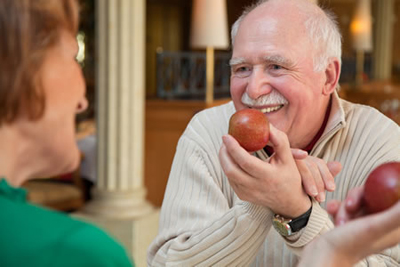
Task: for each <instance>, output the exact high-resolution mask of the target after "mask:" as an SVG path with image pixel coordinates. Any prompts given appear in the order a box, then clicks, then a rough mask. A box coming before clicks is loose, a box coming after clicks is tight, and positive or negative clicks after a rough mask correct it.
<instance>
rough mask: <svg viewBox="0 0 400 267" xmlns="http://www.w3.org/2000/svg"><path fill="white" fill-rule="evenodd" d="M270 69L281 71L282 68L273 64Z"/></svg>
mask: <svg viewBox="0 0 400 267" xmlns="http://www.w3.org/2000/svg"><path fill="white" fill-rule="evenodd" d="M271 68H272V69H273V70H280V69H282V66H279V65H276V64H274V65H271Z"/></svg>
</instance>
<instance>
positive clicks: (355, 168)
mask: <svg viewBox="0 0 400 267" xmlns="http://www.w3.org/2000/svg"><path fill="white" fill-rule="evenodd" d="M232 44H233V51H232V59H231V61H230V63H231V95H232V100H233V102H230V103H228V104H226V105H222V106H219V107H215V108H212V109H208V110H205V111H203V112H200V113H199V114H197V115H196V116H195V117H194V118H193V119H192V121H191V122H190V124H189V125H188V127H187V129H186V130H185V132H184V133H183V135H182V137H181V138H180V140H179V143H178V146H177V151H176V155H175V159H174V162H173V166H172V169H171V173H170V177H169V181H168V185H167V189H166V193H165V199H164V202H163V206H162V210H161V218H160V229H159V234H158V236H157V237H156V239H155V240H154V241H153V243H152V245H151V246H150V248H149V251H148V264H149V265H151V266H162V265H179V266H211V265H217V266H228V265H229V266H249V265H253V266H295V265H296V264H297V262H298V257H299V256H300V255H301V252H302V249H303V247H304V246H305V245H307V244H308V243H310V242H311V241H312V240H313V239H315V238H316V237H317V236H319V235H321V234H323V233H325V232H327V231H328V230H330V229H332V228H333V227H334V224H333V222H332V221H331V219H330V218H329V216H328V214H327V212H326V211H325V209H324V208H325V202H324V201H325V200H331V199H338V200H343V199H344V198H345V196H346V194H347V192H348V191H349V190H350V189H351V188H353V187H358V186H361V185H362V184H363V183H364V181H365V179H366V177H367V175H368V174H369V172H371V170H372V169H373V168H374V167H376V166H377V165H379V164H381V163H384V162H388V161H400V153H399V149H400V130H399V126H398V125H396V124H395V123H394V122H393V121H391V120H389V119H388V118H386V117H385V116H384V115H382V114H381V113H379V112H378V111H377V110H375V109H372V108H370V107H366V106H361V105H356V104H352V103H349V102H346V101H344V100H342V99H340V98H339V97H338V94H337V92H336V89H337V88H338V80H339V76H340V68H341V60H340V58H341V36H340V33H339V31H338V28H337V25H336V22H335V20H334V19H333V18H332V16H330V15H329V14H327V13H325V12H324V11H322V10H321V9H320V8H319V7H317V6H316V5H314V4H311V3H309V2H308V1H306V0H270V1H259V2H258V3H256V4H255V5H253V6H251V7H249V8H248V9H246V10H245V11H244V13H243V15H242V16H241V17H240V18H239V19H238V20H237V21H236V22H235V24H234V25H233V27H232ZM245 108H253V109H259V110H261V111H262V112H263V113H265V115H266V116H267V117H268V119H269V121H270V123H271V133H270V144H269V146H268V147H266V148H264V149H262V150H260V151H257V152H256V153H253V154H249V153H248V152H246V151H245V150H244V149H243V148H241V147H240V146H239V144H238V143H237V142H236V140H235V139H234V138H233V137H232V136H229V135H227V132H228V121H229V118H230V116H231V115H232V114H233V113H234V112H235V111H236V110H241V109H245ZM295 149H297V150H295ZM300 149H301V150H300ZM301 151H306V152H307V153H308V155H307V153H306V152H303V153H301ZM302 154H303V156H302ZM304 154H306V156H304ZM340 169H342V170H341V172H340V174H339V175H337V174H338V172H339V171H340ZM335 176H336V177H335ZM333 177H335V183H334V181H333ZM327 191H328V192H327ZM273 226H274V227H273ZM399 255H400V248H399V247H398V246H397V247H394V248H392V249H389V250H386V251H384V252H382V254H376V255H373V256H370V257H369V258H367V259H365V260H363V262H360V264H361V265H364V266H367V265H369V264H372V265H374V264H376V265H380V266H381V265H385V264H386V265H396V262H399V261H400V256H399Z"/></svg>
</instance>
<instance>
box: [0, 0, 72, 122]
mask: <svg viewBox="0 0 400 267" xmlns="http://www.w3.org/2000/svg"><path fill="white" fill-rule="evenodd" d="M78 13H79V12H78V3H77V0H1V1H0V36H1V38H0V125H2V124H4V123H11V122H13V121H14V120H15V119H16V118H17V116H18V115H19V114H21V113H23V114H24V115H25V114H26V115H27V116H28V118H29V119H31V120H35V119H39V118H40V117H41V116H42V115H43V112H44V109H45V96H44V92H43V88H42V86H41V80H40V70H41V66H42V64H43V61H44V58H45V55H46V52H47V50H48V49H49V48H51V47H53V46H54V45H55V44H56V43H57V42H58V41H59V39H60V33H61V30H62V29H65V30H67V31H68V32H71V33H72V34H74V35H75V34H76V33H77V30H78V23H79V22H78V21H79V18H78Z"/></svg>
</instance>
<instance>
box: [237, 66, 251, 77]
mask: <svg viewBox="0 0 400 267" xmlns="http://www.w3.org/2000/svg"><path fill="white" fill-rule="evenodd" d="M250 72H251V68H250V67H246V66H241V67H237V68H234V69H233V74H235V75H237V76H239V77H245V76H248V75H249V74H250Z"/></svg>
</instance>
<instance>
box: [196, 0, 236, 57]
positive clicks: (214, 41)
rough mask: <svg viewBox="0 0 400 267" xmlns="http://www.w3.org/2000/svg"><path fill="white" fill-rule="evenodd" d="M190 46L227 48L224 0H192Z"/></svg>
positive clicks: (226, 21)
mask: <svg viewBox="0 0 400 267" xmlns="http://www.w3.org/2000/svg"><path fill="white" fill-rule="evenodd" d="M190 46H191V47H192V48H206V47H210V46H211V47H214V48H218V49H226V48H228V47H229V38H228V19H227V11H226V0H193V9H192V24H191V31H190Z"/></svg>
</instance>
